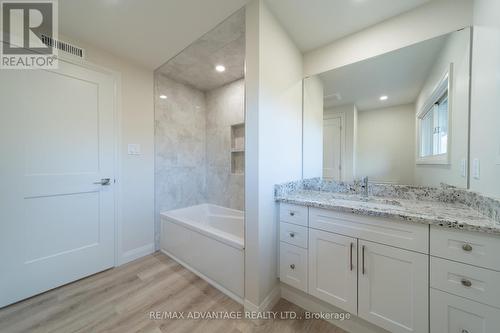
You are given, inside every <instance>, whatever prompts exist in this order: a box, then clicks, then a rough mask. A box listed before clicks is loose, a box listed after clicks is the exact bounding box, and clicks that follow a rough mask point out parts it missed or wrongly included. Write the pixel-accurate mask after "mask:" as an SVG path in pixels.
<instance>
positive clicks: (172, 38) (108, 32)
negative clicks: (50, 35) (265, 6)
mask: <svg viewBox="0 0 500 333" xmlns="http://www.w3.org/2000/svg"><path fill="white" fill-rule="evenodd" d="M246 2H247V0H210V1H207V0H140V1H139V0H62V1H59V30H60V32H61V33H62V34H63V35H67V36H69V37H72V38H75V39H77V40H81V41H83V42H86V43H89V44H92V45H95V46H98V47H100V48H102V49H105V50H107V51H108V52H110V53H112V54H115V55H118V56H122V57H124V58H126V59H130V60H132V61H134V62H136V63H138V64H141V65H143V66H145V67H147V68H151V69H155V68H157V67H159V66H160V65H161V64H163V63H164V62H165V61H167V60H168V59H170V58H172V57H173V56H175V55H176V54H177V53H179V52H180V51H181V50H183V49H184V48H185V47H187V46H188V45H190V44H191V43H192V42H194V41H195V40H196V39H198V38H199V37H201V36H202V35H203V34H205V33H206V32H208V31H209V30H211V29H212V28H214V27H215V26H216V25H217V24H219V23H220V22H222V21H223V20H224V19H225V18H227V17H228V16H230V15H231V14H232V13H234V12H235V11H237V10H238V9H239V8H241V7H242V6H244V5H245V4H246Z"/></svg>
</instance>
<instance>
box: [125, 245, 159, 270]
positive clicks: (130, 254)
mask: <svg viewBox="0 0 500 333" xmlns="http://www.w3.org/2000/svg"><path fill="white" fill-rule="evenodd" d="M154 249H155V245H154V243H151V244H147V245H144V246H141V247H138V248H135V249H132V250H128V251H127V252H125V253H123V254H122V256H121V258H120V260H119V261H118V266H121V265H123V264H126V263H128V262H131V261H133V260H136V259H139V258H142V257H144V256H147V255H149V254H151V253H153V252H154Z"/></svg>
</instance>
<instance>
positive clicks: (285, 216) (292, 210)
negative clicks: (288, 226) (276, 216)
mask: <svg viewBox="0 0 500 333" xmlns="http://www.w3.org/2000/svg"><path fill="white" fill-rule="evenodd" d="M307 211H308V208H307V207H306V206H297V205H290V204H286V203H282V204H280V221H283V222H288V223H293V224H298V225H303V226H304V227H307V225H308V223H307V219H308V213H307Z"/></svg>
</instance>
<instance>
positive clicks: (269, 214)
mask: <svg viewBox="0 0 500 333" xmlns="http://www.w3.org/2000/svg"><path fill="white" fill-rule="evenodd" d="M246 32H247V38H246V52H247V54H246V77H245V79H246V154H247V155H246V156H247V161H248V162H247V164H246V168H245V184H246V190H245V207H246V216H245V219H246V220H245V221H246V228H245V281H246V283H245V308H247V309H250V310H255V309H258V308H259V307H261V306H263V304H262V303H263V302H264V301H265V299H266V297H268V295H270V293H271V292H272V291H273V290H275V289H274V288H275V287H276V286H277V282H278V280H277V267H278V260H277V247H278V241H277V212H278V205H277V204H276V203H275V201H274V185H275V184H278V183H282V182H286V181H291V180H297V179H300V178H301V175H302V77H303V72H302V54H301V53H300V52H299V50H298V49H297V47H296V46H295V45H294V44H293V42H292V41H291V39H290V38H289V36H288V35H287V34H286V32H285V31H284V30H283V28H282V27H281V26H280V25H279V24H278V22H277V20H276V19H275V18H274V16H273V15H272V14H271V13H270V11H269V10H268V8H267V7H266V5H265V4H264V2H263V1H262V0H254V1H252V2H251V3H250V4H249V5H248V6H247V10H246Z"/></svg>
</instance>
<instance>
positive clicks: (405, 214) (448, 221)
mask: <svg viewBox="0 0 500 333" xmlns="http://www.w3.org/2000/svg"><path fill="white" fill-rule="evenodd" d="M276 200H277V201H279V202H284V203H290V204H296V205H303V206H309V207H317V208H325V209H331V210H335V211H340V212H347V213H354V214H359V215H366V216H380V217H386V218H392V219H397V220H401V221H407V222H414V223H425V224H431V225H438V226H442V227H448V228H454V229H460V230H469V231H478V232H486V233H490V234H496V235H500V223H498V222H497V221H495V220H494V219H492V218H490V217H488V216H486V215H482V214H481V213H480V212H479V211H478V210H476V209H473V208H471V207H469V206H467V205H465V204H463V203H459V202H442V201H435V200H434V201H430V200H428V201H426V200H407V199H398V198H393V197H380V196H369V197H367V198H364V197H363V196H361V195H359V194H344V193H337V192H328V191H317V190H301V189H299V190H295V191H291V192H289V193H281V194H280V195H277V196H276Z"/></svg>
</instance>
